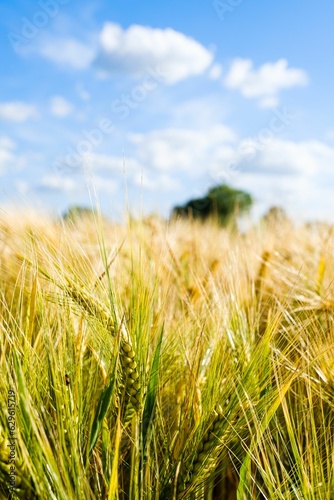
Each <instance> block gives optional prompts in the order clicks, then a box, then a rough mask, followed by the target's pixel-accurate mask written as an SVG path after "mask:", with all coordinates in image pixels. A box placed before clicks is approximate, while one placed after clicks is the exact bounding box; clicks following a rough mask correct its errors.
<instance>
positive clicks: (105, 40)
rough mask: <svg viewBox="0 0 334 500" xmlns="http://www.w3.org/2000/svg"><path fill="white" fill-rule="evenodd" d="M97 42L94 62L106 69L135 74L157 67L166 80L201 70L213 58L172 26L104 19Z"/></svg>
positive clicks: (198, 73)
mask: <svg viewBox="0 0 334 500" xmlns="http://www.w3.org/2000/svg"><path fill="white" fill-rule="evenodd" d="M100 43H101V50H100V52H99V54H98V56H97V59H96V64H97V65H98V66H99V67H100V68H101V69H102V70H103V71H105V72H106V73H109V74H112V75H126V76H130V77H134V78H138V77H141V76H142V75H143V73H144V72H145V70H146V69H147V68H148V67H150V68H152V69H156V68H157V67H159V68H160V70H161V72H163V74H164V81H165V83H167V84H174V83H177V82H180V81H181V80H184V79H186V78H188V77H191V76H196V75H200V74H202V73H203V72H204V71H205V70H206V69H207V68H208V67H209V66H210V64H211V62H212V60H213V55H212V53H211V52H210V51H209V50H208V49H206V48H205V47H204V46H203V45H201V44H200V43H199V42H197V41H196V40H194V39H192V38H190V37H187V36H186V35H184V34H183V33H180V32H177V31H175V30H173V29H171V28H166V29H158V28H150V27H146V26H139V25H132V26H130V27H129V28H128V29H122V28H121V27H120V26H119V25H118V24H114V23H106V24H105V25H104V27H103V29H102V32H101V36H100Z"/></svg>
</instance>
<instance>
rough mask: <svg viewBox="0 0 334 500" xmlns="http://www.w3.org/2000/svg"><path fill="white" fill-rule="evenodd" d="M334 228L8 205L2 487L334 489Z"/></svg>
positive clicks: (137, 491) (83, 494) (131, 493)
mask: <svg viewBox="0 0 334 500" xmlns="http://www.w3.org/2000/svg"><path fill="white" fill-rule="evenodd" d="M333 278H334V233H333V228H332V227H330V226H326V225H320V224H313V225H310V224H309V225H303V226H294V225H293V224H292V223H291V222H289V221H284V222H282V221H281V222H279V223H275V221H272V223H266V224H265V223H258V224H257V225H256V226H254V227H252V228H250V229H249V230H248V231H247V232H245V233H240V232H237V231H236V230H235V229H233V228H220V227H218V226H217V225H215V224H214V222H212V223H210V222H208V223H205V224H203V223H199V222H195V221H185V220H175V221H170V222H168V223H167V222H164V221H162V220H160V219H158V218H149V219H146V220H141V221H135V220H132V219H129V220H128V221H127V222H126V223H124V224H115V223H110V222H107V221H105V220H103V219H102V218H101V217H99V216H98V215H96V217H87V218H82V219H78V220H76V221H75V222H71V221H68V222H64V221H60V220H51V219H48V218H43V217H42V216H41V215H38V216H37V215H34V214H29V213H28V214H24V215H22V214H21V215H19V216H18V215H17V214H13V215H5V214H3V215H1V217H0V294H1V295H0V370H1V380H0V390H1V397H0V403H1V405H2V411H1V417H0V491H1V493H0V496H1V498H3V499H5V498H22V499H27V500H29V499H34V498H38V499H55V500H58V499H60V500H65V499H66V500H67V499H80V500H86V499H108V500H110V499H119V500H125V499H131V500H146V499H147V500H157V499H160V500H169V499H173V500H181V499H203V500H204V499H205V500H214V499H226V500H232V499H237V500H246V499H247V500H248V499H249V500H251V499H252V500H253V499H269V500H275V499H281V500H290V499H310V500H311V499H312V500H313V499H314V500H325V499H328V500H330V499H332V498H334V481H333V464H334V426H333V419H334V398H333V395H334V322H333V319H334V291H333V286H332V281H333Z"/></svg>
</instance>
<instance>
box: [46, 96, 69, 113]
mask: <svg viewBox="0 0 334 500" xmlns="http://www.w3.org/2000/svg"><path fill="white" fill-rule="evenodd" d="M50 111H51V114H52V115H54V116H57V117H58V118H64V117H65V116H68V115H70V114H71V112H72V111H73V106H72V104H71V103H70V102H68V101H67V100H66V99H65V98H64V97H62V96H59V95H55V96H53V97H52V98H51V101H50Z"/></svg>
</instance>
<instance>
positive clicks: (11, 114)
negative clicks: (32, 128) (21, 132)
mask: <svg viewBox="0 0 334 500" xmlns="http://www.w3.org/2000/svg"><path fill="white" fill-rule="evenodd" d="M37 116H38V113H37V109H36V108H35V106H33V105H32V104H26V103H24V102H21V101H11V102H1V103H0V120H5V121H12V122H25V121H26V120H29V118H36V117H37Z"/></svg>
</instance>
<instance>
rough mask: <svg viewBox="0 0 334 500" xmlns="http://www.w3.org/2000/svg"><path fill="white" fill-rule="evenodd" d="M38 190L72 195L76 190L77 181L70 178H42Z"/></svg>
mask: <svg viewBox="0 0 334 500" xmlns="http://www.w3.org/2000/svg"><path fill="white" fill-rule="evenodd" d="M37 187H38V189H40V190H43V191H44V190H48V191H61V192H69V193H72V192H74V191H77V190H78V180H77V179H73V178H70V177H65V176H63V177H57V176H56V175H46V176H44V177H43V178H42V179H41V181H40V182H39V184H38V186H37Z"/></svg>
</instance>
